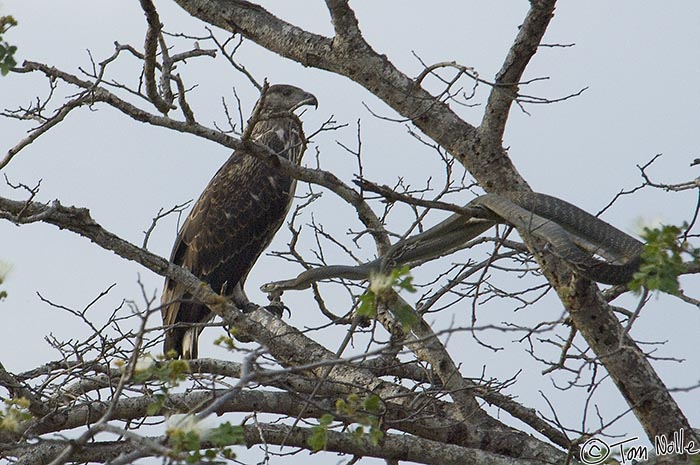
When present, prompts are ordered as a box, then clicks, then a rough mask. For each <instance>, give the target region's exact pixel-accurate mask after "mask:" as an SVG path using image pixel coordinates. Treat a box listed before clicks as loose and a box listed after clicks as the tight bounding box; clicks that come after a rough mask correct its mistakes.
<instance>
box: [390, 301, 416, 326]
mask: <svg viewBox="0 0 700 465" xmlns="http://www.w3.org/2000/svg"><path fill="white" fill-rule="evenodd" d="M393 313H394V316H395V317H396V320H397V321H398V322H399V323H401V326H402V327H403V329H404V330H408V329H411V328H413V327H415V326H416V325H418V323H420V319H419V318H418V315H416V312H414V311H413V309H412V308H411V307H409V306H408V305H404V306H403V307H399V308H397V309H395V310H394V312H393Z"/></svg>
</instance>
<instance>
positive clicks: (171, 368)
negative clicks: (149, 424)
mask: <svg viewBox="0 0 700 465" xmlns="http://www.w3.org/2000/svg"><path fill="white" fill-rule="evenodd" d="M171 352H172V353H169V354H167V355H166V356H158V359H157V360H156V359H154V358H153V357H152V356H151V355H150V354H146V355H144V356H143V357H141V358H140V359H139V360H137V361H136V364H135V366H134V371H133V381H134V382H136V383H140V384H145V383H147V382H150V381H154V382H156V383H158V385H159V392H157V393H155V394H153V398H154V401H153V402H152V403H151V404H149V405H148V408H147V410H146V412H147V414H148V415H156V414H158V413H159V412H161V411H162V409H163V406H164V405H165V401H166V400H167V398H168V393H169V392H170V389H172V388H175V387H177V386H179V385H180V383H181V382H182V381H185V380H186V379H187V374H188V373H189V372H190V364H189V363H188V362H187V360H177V359H175V357H176V356H177V354H176V353H175V351H171ZM115 365H116V366H117V368H119V369H120V370H121V371H122V372H124V371H126V369H127V367H126V363H125V362H124V361H123V360H117V361H116V362H115Z"/></svg>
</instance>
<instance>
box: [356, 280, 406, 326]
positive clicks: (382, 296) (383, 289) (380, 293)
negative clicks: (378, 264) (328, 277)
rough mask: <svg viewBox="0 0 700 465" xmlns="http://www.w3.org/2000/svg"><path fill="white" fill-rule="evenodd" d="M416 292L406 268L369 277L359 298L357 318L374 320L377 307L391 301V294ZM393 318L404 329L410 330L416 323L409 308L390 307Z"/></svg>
mask: <svg viewBox="0 0 700 465" xmlns="http://www.w3.org/2000/svg"><path fill="white" fill-rule="evenodd" d="M400 291H407V292H416V289H415V287H413V276H411V270H410V269H409V268H408V267H407V266H403V267H401V268H395V269H394V270H392V271H391V273H390V274H388V275H384V274H379V273H377V274H373V275H372V276H371V277H370V285H369V288H368V289H367V290H366V291H365V292H364V294H362V295H361V296H360V298H359V300H360V305H359V307H358V309H357V313H358V315H359V316H363V317H368V318H374V317H375V316H377V305H378V304H380V303H382V302H384V303H386V302H388V301H389V300H391V299H392V294H393V292H400ZM391 308H392V309H393V312H394V316H395V317H396V319H397V320H398V321H399V323H401V325H402V326H403V327H404V328H411V327H413V326H415V325H416V324H417V323H418V317H417V316H416V314H415V313H414V312H413V310H412V309H411V308H410V307H407V306H403V307H399V306H396V305H394V306H391Z"/></svg>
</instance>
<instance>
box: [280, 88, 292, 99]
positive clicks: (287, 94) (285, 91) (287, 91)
mask: <svg viewBox="0 0 700 465" xmlns="http://www.w3.org/2000/svg"><path fill="white" fill-rule="evenodd" d="M282 94H283V95H284V96H285V97H289V96H290V95H292V89H284V92H282Z"/></svg>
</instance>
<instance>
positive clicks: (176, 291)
mask: <svg viewBox="0 0 700 465" xmlns="http://www.w3.org/2000/svg"><path fill="white" fill-rule="evenodd" d="M303 105H317V101H316V98H315V97H314V96H313V95H311V94H309V93H307V92H304V91H303V90H301V89H299V88H297V87H294V86H289V85H274V86H270V87H269V88H268V90H267V92H266V93H265V94H264V95H263V96H262V97H261V98H260V100H259V101H258V103H257V104H256V109H255V110H254V111H253V114H254V115H256V116H255V117H256V121H257V122H255V123H254V126H253V128H252V131H250V137H251V139H252V140H253V141H255V142H257V143H259V144H262V145H265V146H267V147H269V148H270V149H271V150H273V151H274V152H275V153H277V154H278V155H280V156H282V157H284V158H287V159H288V160H290V161H292V162H294V163H299V162H300V161H301V157H302V154H303V153H304V149H305V148H306V139H305V138H304V133H303V131H302V126H301V121H300V120H299V118H298V117H297V116H296V115H294V114H293V113H292V112H293V111H294V110H296V109H297V108H299V107H300V106H303ZM295 184H296V182H295V181H294V180H293V179H292V178H290V177H288V176H284V175H282V174H280V173H279V172H278V170H276V169H275V168H274V167H271V166H269V165H268V164H267V163H265V162H264V161H262V160H261V159H260V158H259V157H256V156H254V155H251V154H249V153H248V152H247V151H245V150H236V151H235V152H234V153H233V155H231V157H230V158H229V159H228V160H227V161H226V163H224V165H223V166H222V167H221V168H220V169H219V171H218V172H217V173H216V174H215V175H214V177H213V178H212V180H211V181H210V182H209V185H208V186H207V187H206V188H205V189H204V191H203V192H202V194H201V196H200V197H199V200H197V203H196V204H195V205H194V207H193V208H192V211H191V212H190V215H189V216H188V218H187V220H185V223H184V224H183V226H182V229H181V230H180V233H179V234H178V237H177V240H176V241H175V245H174V247H173V251H172V255H171V257H170V260H171V261H172V262H173V263H175V264H177V265H181V266H184V267H186V268H188V269H189V270H190V271H192V273H193V274H194V275H196V276H198V277H199V278H201V279H202V280H204V281H206V282H207V283H209V285H210V286H211V287H212V289H214V291H216V292H223V293H224V294H226V295H230V296H233V297H234V299H235V301H236V304H237V305H239V306H243V307H245V306H246V304H247V303H248V302H247V298H246V297H245V293H244V292H243V283H244V282H245V279H246V276H247V275H248V272H249V271H250V270H251V268H252V267H253V264H254V263H255V261H256V260H257V259H258V257H259V256H260V254H261V253H262V252H263V251H264V250H265V248H267V246H268V245H269V244H270V242H271V241H272V238H273V237H274V235H275V233H276V232H277V230H278V229H279V228H280V226H282V223H283V222H284V218H285V216H286V215H287V212H288V210H289V207H290V205H291V202H292V199H293V197H294V188H295ZM161 303H162V314H163V324H164V325H165V326H166V327H169V328H167V329H166V332H165V345H164V351H165V353H168V352H169V351H171V350H174V351H175V352H177V354H178V355H179V356H181V357H183V358H197V339H198V336H199V333H200V332H201V331H202V327H201V326H199V327H196V326H195V327H193V326H188V325H187V324H188V323H190V324H192V323H195V324H197V323H199V324H201V323H206V322H208V321H209V320H211V318H212V317H213V315H212V313H211V312H210V311H209V309H208V308H206V307H205V306H204V305H201V304H198V303H195V302H193V301H191V300H190V296H189V295H188V294H187V293H186V292H184V289H182V286H180V285H178V284H177V283H176V282H174V281H172V280H170V279H166V280H165V288H164V290H163V296H162V299H161Z"/></svg>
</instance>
